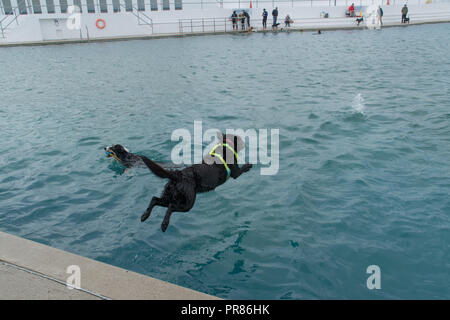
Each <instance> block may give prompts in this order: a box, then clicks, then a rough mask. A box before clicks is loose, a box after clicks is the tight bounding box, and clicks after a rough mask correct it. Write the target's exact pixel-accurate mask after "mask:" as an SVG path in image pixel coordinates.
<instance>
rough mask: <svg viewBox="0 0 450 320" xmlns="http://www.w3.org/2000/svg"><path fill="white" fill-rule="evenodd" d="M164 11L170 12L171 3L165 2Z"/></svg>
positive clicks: (166, 0) (167, 0)
mask: <svg viewBox="0 0 450 320" xmlns="http://www.w3.org/2000/svg"><path fill="white" fill-rule="evenodd" d="M163 10H170V1H169V0H163Z"/></svg>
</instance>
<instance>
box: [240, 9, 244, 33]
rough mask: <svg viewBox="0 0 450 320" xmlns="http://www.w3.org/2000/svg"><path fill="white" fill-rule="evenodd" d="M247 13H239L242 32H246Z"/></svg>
mask: <svg viewBox="0 0 450 320" xmlns="http://www.w3.org/2000/svg"><path fill="white" fill-rule="evenodd" d="M244 12H245V11H243V12H241V13H239V18H240V19H241V30H245V14H244Z"/></svg>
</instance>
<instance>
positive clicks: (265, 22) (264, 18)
mask: <svg viewBox="0 0 450 320" xmlns="http://www.w3.org/2000/svg"><path fill="white" fill-rule="evenodd" d="M268 15H269V13H268V12H267V11H266V9H263V13H262V17H263V20H262V25H263V29H264V30H266V28H267V16H268Z"/></svg>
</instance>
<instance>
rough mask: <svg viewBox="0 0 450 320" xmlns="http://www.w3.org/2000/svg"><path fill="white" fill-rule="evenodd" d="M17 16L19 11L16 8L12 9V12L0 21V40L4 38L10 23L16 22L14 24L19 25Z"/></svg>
mask: <svg viewBox="0 0 450 320" xmlns="http://www.w3.org/2000/svg"><path fill="white" fill-rule="evenodd" d="M19 16H20V12H19V10H18V9H17V8H12V12H11V13H10V14H8V15H5V17H4V18H2V19H1V20H0V33H1V37H2V38H5V31H6V30H7V29H8V28H9V26H10V25H11V24H12V23H14V22H16V24H17V25H19V20H18V19H19Z"/></svg>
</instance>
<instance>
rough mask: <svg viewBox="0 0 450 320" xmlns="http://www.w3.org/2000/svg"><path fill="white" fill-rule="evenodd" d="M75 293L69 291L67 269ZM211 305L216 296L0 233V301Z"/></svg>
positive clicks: (72, 290)
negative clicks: (74, 278) (75, 270)
mask: <svg viewBox="0 0 450 320" xmlns="http://www.w3.org/2000/svg"><path fill="white" fill-rule="evenodd" d="M73 265H76V266H78V267H79V269H80V280H81V281H80V288H79V289H78V288H73V289H71V288H69V287H68V286H67V285H66V281H67V279H68V277H70V276H71V274H69V273H67V268H68V267H69V266H73ZM9 299H24V300H36V299H38V300H47V299H50V300H95V299H101V300H109V299H114V300H115V299H124V300H125V299H138V300H141V299H145V300H181V299H183V300H184V299H187V300H211V299H218V298H216V297H213V296H210V295H207V294H204V293H201V292H197V291H194V290H191V289H187V288H183V287H180V286H177V285H174V284H170V283H168V282H164V281H161V280H158V279H154V278H151V277H148V276H145V275H142V274H138V273H135V272H132V271H129V270H125V269H121V268H117V267H114V266H111V265H108V264H105V263H101V262H98V261H95V260H91V259H88V258H85V257H81V256H78V255H75V254H72V253H68V252H65V251H62V250H58V249H55V248H51V247H49V246H46V245H43V244H39V243H36V242H33V241H30V240H26V239H23V238H20V237H16V236H13V235H10V234H7V233H3V232H0V300H9Z"/></svg>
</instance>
